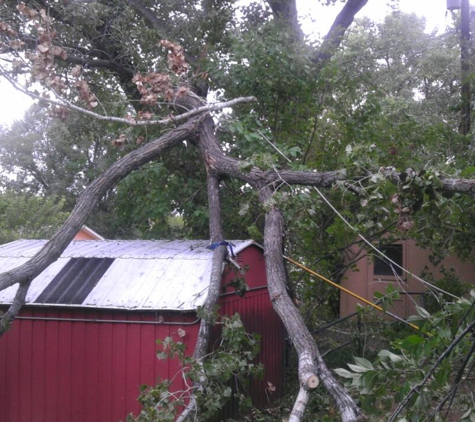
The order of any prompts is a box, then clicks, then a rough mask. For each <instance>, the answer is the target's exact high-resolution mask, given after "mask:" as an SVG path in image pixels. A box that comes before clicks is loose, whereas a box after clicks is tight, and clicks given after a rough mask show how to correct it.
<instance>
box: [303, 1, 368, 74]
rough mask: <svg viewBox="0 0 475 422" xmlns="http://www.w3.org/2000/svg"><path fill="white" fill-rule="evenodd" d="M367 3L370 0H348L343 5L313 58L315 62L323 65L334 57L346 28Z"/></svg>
mask: <svg viewBox="0 0 475 422" xmlns="http://www.w3.org/2000/svg"><path fill="white" fill-rule="evenodd" d="M366 3H368V0H348V1H347V2H346V3H345V6H343V9H342V10H341V12H340V13H339V14H338V16H337V17H336V19H335V21H334V22H333V25H332V26H331V28H330V30H329V31H328V34H327V35H326V36H325V39H324V40H323V43H322V45H321V47H320V48H319V50H318V52H317V54H316V55H315V57H314V58H313V59H312V61H313V62H314V63H317V64H319V65H322V64H324V63H325V62H326V61H328V60H329V59H330V58H331V57H332V55H333V53H334V52H335V50H336V48H337V47H338V46H339V45H340V44H341V41H342V40H343V35H345V32H346V30H347V29H348V28H349V27H350V25H351V24H352V23H353V21H354V20H355V15H356V14H357V13H358V12H359V11H360V10H361V9H362V8H363V7H364V6H365V5H366Z"/></svg>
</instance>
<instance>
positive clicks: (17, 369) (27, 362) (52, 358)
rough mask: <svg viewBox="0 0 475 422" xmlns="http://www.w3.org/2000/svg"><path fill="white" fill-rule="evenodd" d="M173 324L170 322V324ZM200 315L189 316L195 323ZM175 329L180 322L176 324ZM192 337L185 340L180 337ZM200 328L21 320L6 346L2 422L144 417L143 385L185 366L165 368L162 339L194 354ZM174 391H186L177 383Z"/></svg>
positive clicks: (2, 345) (82, 315)
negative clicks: (159, 348)
mask: <svg viewBox="0 0 475 422" xmlns="http://www.w3.org/2000/svg"><path fill="white" fill-rule="evenodd" d="M22 316H29V317H48V318H77V319H103V320H104V319H106V320H108V319H110V320H153V319H154V318H155V316H154V315H149V314H145V313H141V314H140V315H136V314H132V315H131V314H130V313H125V312H98V311H93V310H67V309H63V310H61V309H59V310H51V309H41V308H40V309H38V308H30V309H28V310H26V311H24V312H22ZM165 318H166V317H165ZM194 318H195V315H194V314H192V315H183V316H181V317H180V318H179V321H182V322H191V321H193V320H194ZM175 322H178V321H177V319H176V318H175ZM179 328H182V329H184V330H185V332H186V335H185V337H184V338H183V339H181V338H180V337H179V336H178V334H177V330H178V329H179ZM197 329H198V324H194V325H191V326H189V325H183V326H181V325H166V324H156V325H155V324H153V325H140V324H127V323H107V322H106V323H97V322H80V321H76V322H70V321H45V320H29V319H22V320H16V321H15V322H14V324H13V327H12V329H11V330H10V331H9V332H8V333H7V334H6V335H5V336H4V337H3V338H2V339H1V341H0V373H1V376H0V412H1V417H0V420H1V421H2V422H55V421H57V422H69V421H71V422H96V421H97V422H109V421H110V422H118V421H124V420H125V418H126V416H127V414H129V413H130V412H134V413H138V412H139V405H138V402H137V397H138V395H139V388H140V385H142V384H147V385H154V384H155V383H156V381H157V379H158V377H161V378H163V379H166V378H170V377H173V376H174V375H175V374H176V371H177V370H178V368H179V366H178V364H177V362H173V361H172V362H170V364H167V363H164V362H163V361H159V360H158V359H157V357H156V351H157V346H156V343H155V340H156V339H164V338H165V337H168V336H172V337H174V339H175V341H178V340H182V341H183V340H184V342H185V344H187V345H188V351H189V353H192V352H193V347H194V344H195V342H196V336H197ZM173 388H174V389H176V390H178V389H182V388H184V385H183V381H182V379H181V377H176V378H175V381H174V385H173Z"/></svg>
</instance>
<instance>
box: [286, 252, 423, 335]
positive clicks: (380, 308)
mask: <svg viewBox="0 0 475 422" xmlns="http://www.w3.org/2000/svg"><path fill="white" fill-rule="evenodd" d="M284 258H285V259H286V260H287V261H289V262H290V263H292V264H294V265H295V266H297V267H299V268H301V269H302V270H304V271H307V272H308V273H309V274H312V275H314V276H315V277H318V278H320V279H322V280H323V281H325V282H326V283H328V284H330V285H331V286H333V287H336V288H337V289H339V290H341V291H342V292H345V293H347V294H349V295H350V296H353V297H354V298H356V299H358V300H361V302H364V303H366V304H367V305H369V306H372V307H373V308H375V309H377V310H378V311H380V312H383V313H385V314H387V315H389V316H390V317H392V318H395V319H397V320H398V321H401V322H404V323H405V324H407V325H409V326H411V327H412V328H414V329H416V330H419V327H418V326H417V325H414V324H411V323H410V322H407V321H405V320H404V319H402V318H400V317H398V316H397V315H394V314H393V313H391V312H388V311H385V310H384V309H383V308H382V307H381V306H379V305H376V304H375V303H373V302H370V301H369V300H368V299H365V298H364V297H361V296H359V295H357V294H356V293H354V292H352V291H351V290H348V289H346V288H344V287H342V286H340V285H339V284H336V283H335V282H333V281H331V280H329V279H328V278H326V277H324V276H323V275H321V274H318V273H316V272H315V271H312V270H311V269H310V268H307V267H304V266H303V265H302V264H300V263H298V262H297V261H294V260H293V259H292V258H289V257H287V256H285V255H284Z"/></svg>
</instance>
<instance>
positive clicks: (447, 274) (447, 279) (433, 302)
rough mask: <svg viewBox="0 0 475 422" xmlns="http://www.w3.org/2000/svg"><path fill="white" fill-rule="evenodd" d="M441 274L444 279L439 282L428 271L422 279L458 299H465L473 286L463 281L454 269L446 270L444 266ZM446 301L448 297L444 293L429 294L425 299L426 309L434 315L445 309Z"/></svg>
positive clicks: (423, 274) (441, 268)
mask: <svg viewBox="0 0 475 422" xmlns="http://www.w3.org/2000/svg"><path fill="white" fill-rule="evenodd" d="M440 272H441V273H442V275H443V277H442V278H439V279H437V280H435V279H434V276H433V275H432V273H430V272H429V271H428V270H425V271H424V272H423V273H422V278H423V279H424V280H426V281H427V282H429V283H431V284H434V285H435V286H437V287H438V288H439V289H441V290H443V291H444V292H448V293H451V294H452V295H454V296H457V297H463V296H465V295H466V294H467V293H468V292H469V291H470V289H471V287H472V285H471V284H469V283H467V282H464V281H463V280H461V279H460V277H459V276H458V274H457V272H456V270H455V269H454V268H452V267H450V268H446V267H444V266H443V265H442V266H441V267H440ZM446 300H447V296H445V295H443V294H442V293H437V292H434V293H433V294H430V295H429V294H428V295H427V296H426V298H425V299H424V307H425V309H427V311H428V312H430V313H434V312H437V311H440V310H441V309H442V308H443V306H444V303H445V301H446Z"/></svg>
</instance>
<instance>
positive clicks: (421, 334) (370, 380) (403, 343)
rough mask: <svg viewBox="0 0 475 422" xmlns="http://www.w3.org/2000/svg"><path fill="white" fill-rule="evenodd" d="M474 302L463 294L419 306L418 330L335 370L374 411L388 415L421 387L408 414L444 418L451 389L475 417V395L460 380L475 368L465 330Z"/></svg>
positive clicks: (411, 417)
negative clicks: (439, 304) (431, 306)
mask: <svg viewBox="0 0 475 422" xmlns="http://www.w3.org/2000/svg"><path fill="white" fill-rule="evenodd" d="M473 294H475V292H472V295H473ZM474 304H475V302H474V300H473V297H472V298H471V300H467V299H460V300H458V301H456V302H453V303H447V304H446V305H445V307H444V308H443V309H442V310H440V311H438V312H435V313H432V314H431V313H429V312H428V311H427V310H426V309H424V308H420V307H417V312H418V315H417V316H414V317H411V318H410V321H411V322H413V323H416V324H418V325H419V326H420V330H419V331H418V332H416V333H412V334H410V335H408V336H407V337H405V338H401V339H396V340H395V341H393V343H392V348H391V349H388V350H381V351H380V352H379V354H378V357H377V359H376V360H375V361H374V362H371V361H369V360H367V359H364V358H357V357H355V358H354V361H355V363H354V364H348V368H349V370H348V369H344V368H338V369H336V370H335V371H336V372H337V373H338V375H340V376H341V377H343V379H345V380H346V383H347V385H348V387H350V388H351V389H353V390H356V391H358V393H359V394H360V399H361V403H362V406H363V408H364V409H365V410H366V411H367V412H369V413H370V414H373V415H379V416H382V415H388V414H389V413H388V412H390V410H393V409H394V404H398V403H401V401H402V400H403V399H404V398H405V397H406V395H408V394H409V392H410V391H411V390H412V389H414V388H415V387H417V388H416V390H415V394H414V395H413V396H412V398H411V399H410V400H409V402H408V403H407V406H406V407H405V409H404V415H405V417H406V420H411V421H418V420H422V419H424V418H426V417H429V419H431V418H438V420H445V419H444V417H445V416H444V414H445V411H447V412H448V411H449V410H450V409H449V408H447V406H448V401H449V399H450V398H451V395H452V394H453V396H454V398H455V400H454V403H456V405H457V410H460V408H465V410H467V413H466V415H467V416H465V417H464V418H467V417H470V414H471V412H472V410H471V409H472V406H473V405H472V402H471V396H470V394H468V395H467V394H466V393H465V390H464V389H462V388H460V385H459V383H460V382H461V383H462V384H463V383H464V382H467V376H468V375H469V374H470V372H471V370H472V366H471V365H469V362H472V361H473V358H474V356H473V355H472V354H473V348H472V342H473V339H472V337H471V336H470V335H464V336H463V335H461V334H462V332H467V327H469V326H472V325H473V323H474V322H475V306H474ZM443 354H445V358H443V359H442V358H441V355H443ZM462 362H463V363H462ZM456 374H459V375H460V377H459V378H457V375H456ZM444 406H446V408H445V409H444ZM448 407H450V406H448ZM463 420H465V419H463ZM467 420H468V419H467Z"/></svg>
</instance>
